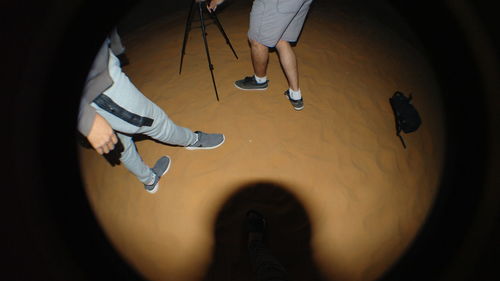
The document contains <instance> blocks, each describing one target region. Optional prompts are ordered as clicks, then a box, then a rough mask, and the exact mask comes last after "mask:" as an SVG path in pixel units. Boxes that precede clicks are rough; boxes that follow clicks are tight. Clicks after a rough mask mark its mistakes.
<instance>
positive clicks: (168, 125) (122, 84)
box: [92, 51, 197, 184]
mask: <svg viewBox="0 0 500 281" xmlns="http://www.w3.org/2000/svg"><path fill="white" fill-rule="evenodd" d="M109 72H110V76H111V78H112V79H113V82H114V83H113V85H112V86H111V87H110V88H109V89H107V90H106V91H105V92H104V93H102V94H101V95H100V96H98V97H97V98H96V99H95V100H94V102H93V103H92V106H93V107H94V108H95V109H96V110H97V113H98V114H99V115H101V116H102V117H103V118H104V119H106V121H108V123H109V124H110V125H111V127H112V128H113V129H114V130H115V132H116V135H117V136H118V138H119V139H120V141H121V142H122V144H123V148H124V151H123V152H122V153H121V157H120V161H121V163H123V165H124V166H125V167H126V168H127V169H128V170H129V171H130V172H132V173H133V174H134V175H135V176H137V178H138V179H139V181H141V182H142V183H144V184H147V183H149V182H151V180H152V179H153V172H152V170H151V169H150V168H149V167H148V166H147V165H146V164H145V163H144V161H143V160H142V158H141V157H140V155H139V153H138V152H137V149H136V147H135V143H134V142H133V140H132V135H134V134H144V135H147V136H149V137H151V138H153V139H155V140H157V141H160V142H163V143H168V144H172V145H179V146H188V145H190V144H193V143H194V142H196V139H197V136H196V134H195V133H193V132H192V131H191V130H189V129H187V128H184V127H180V126H177V125H176V124H174V122H172V120H170V119H169V118H168V116H167V114H166V113H165V112H164V111H163V110H162V109H161V108H160V107H158V106H157V105H156V104H155V103H153V102H152V101H150V100H149V99H148V98H147V97H145V96H144V95H143V94H142V93H141V92H140V91H139V90H138V89H137V88H136V87H135V86H134V85H133V84H132V82H130V80H129V78H128V77H127V75H125V73H123V72H122V69H121V67H120V62H119V60H118V58H117V57H116V56H115V55H113V53H112V52H111V51H110V56H109Z"/></svg>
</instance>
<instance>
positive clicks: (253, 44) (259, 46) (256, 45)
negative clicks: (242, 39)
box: [248, 39, 267, 49]
mask: <svg viewBox="0 0 500 281" xmlns="http://www.w3.org/2000/svg"><path fill="white" fill-rule="evenodd" d="M248 43H249V44H250V47H252V48H254V49H267V47H266V46H265V45H262V44H261V43H259V42H257V41H255V40H253V39H248Z"/></svg>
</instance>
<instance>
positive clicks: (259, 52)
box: [249, 39, 269, 77]
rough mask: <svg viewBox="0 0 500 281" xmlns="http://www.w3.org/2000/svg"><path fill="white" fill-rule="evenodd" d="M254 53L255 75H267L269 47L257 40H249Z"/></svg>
mask: <svg viewBox="0 0 500 281" xmlns="http://www.w3.org/2000/svg"><path fill="white" fill-rule="evenodd" d="M249 42H250V49H251V55H252V65H253V70H254V72H255V75H257V76H259V77H265V76H266V73H267V63H268V61H269V49H268V48H267V47H266V46H265V45H262V44H260V43H259V42H257V41H255V40H251V39H250V40H249Z"/></svg>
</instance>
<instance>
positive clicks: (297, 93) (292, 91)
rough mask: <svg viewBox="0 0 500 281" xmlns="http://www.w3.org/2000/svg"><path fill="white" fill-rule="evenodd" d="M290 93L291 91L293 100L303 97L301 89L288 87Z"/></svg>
mask: <svg viewBox="0 0 500 281" xmlns="http://www.w3.org/2000/svg"><path fill="white" fill-rule="evenodd" d="M288 93H290V98H291V99H292V100H300V99H301V98H302V94H301V93H300V89H299V90H298V91H294V90H292V89H288Z"/></svg>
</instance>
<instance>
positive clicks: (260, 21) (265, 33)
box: [248, 0, 313, 47]
mask: <svg viewBox="0 0 500 281" xmlns="http://www.w3.org/2000/svg"><path fill="white" fill-rule="evenodd" d="M312 1H313V0H254V1H253V6H252V11H251V12H250V28H249V30H248V38H250V39H252V40H255V41H257V42H259V43H261V44H263V45H265V46H267V47H274V46H276V44H277V43H278V41H279V40H284V41H288V42H296V41H297V39H298V38H299V34H300V31H301V30H302V26H303V25H304V20H305V19H306V16H307V12H308V11H309V6H310V5H311V2H312Z"/></svg>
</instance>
